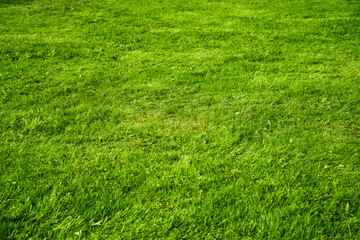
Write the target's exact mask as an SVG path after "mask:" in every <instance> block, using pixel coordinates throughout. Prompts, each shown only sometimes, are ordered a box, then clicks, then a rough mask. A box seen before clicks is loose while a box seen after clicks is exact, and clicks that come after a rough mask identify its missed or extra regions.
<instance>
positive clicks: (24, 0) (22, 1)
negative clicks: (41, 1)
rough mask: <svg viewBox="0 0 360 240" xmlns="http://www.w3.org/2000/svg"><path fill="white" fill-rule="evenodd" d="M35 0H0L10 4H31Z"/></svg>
mask: <svg viewBox="0 0 360 240" xmlns="http://www.w3.org/2000/svg"><path fill="white" fill-rule="evenodd" d="M33 1H34V0H0V6H1V5H10V4H29V3H31V2H33Z"/></svg>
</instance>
